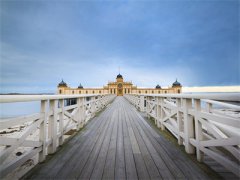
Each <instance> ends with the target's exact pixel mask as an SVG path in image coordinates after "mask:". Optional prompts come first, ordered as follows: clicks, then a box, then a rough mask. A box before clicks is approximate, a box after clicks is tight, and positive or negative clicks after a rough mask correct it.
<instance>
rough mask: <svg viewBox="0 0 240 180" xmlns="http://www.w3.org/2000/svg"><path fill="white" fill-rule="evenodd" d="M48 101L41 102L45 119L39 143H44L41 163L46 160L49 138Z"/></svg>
mask: <svg viewBox="0 0 240 180" xmlns="http://www.w3.org/2000/svg"><path fill="white" fill-rule="evenodd" d="M46 108H47V100H42V101H41V116H42V118H43V121H42V123H41V124H40V132H39V141H40V142H42V151H40V152H39V162H43V161H44V160H45V159H46V155H47V149H46V140H47V138H46V136H47V112H46Z"/></svg>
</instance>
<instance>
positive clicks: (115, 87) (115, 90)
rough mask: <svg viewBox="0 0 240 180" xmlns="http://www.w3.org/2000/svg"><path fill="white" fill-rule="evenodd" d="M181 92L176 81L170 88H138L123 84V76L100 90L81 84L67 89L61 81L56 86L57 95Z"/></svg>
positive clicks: (180, 87)
mask: <svg viewBox="0 0 240 180" xmlns="http://www.w3.org/2000/svg"><path fill="white" fill-rule="evenodd" d="M181 92H182V85H181V84H180V83H179V82H178V81H177V80H176V81H175V82H174V83H173V84H172V86H171V87H169V88H161V86H160V85H157V86H156V87H155V88H138V87H137V86H134V85H133V84H132V82H125V81H124V80H123V76H122V75H121V74H118V75H117V77H116V81H114V82H109V83H108V84H107V85H106V86H103V87H102V88H84V87H83V86H82V85H81V84H80V85H79V86H78V87H77V88H71V87H68V85H67V83H65V82H64V81H63V80H62V81H61V82H60V83H59V84H58V90H57V93H58V94H116V95H117V96H123V95H124V94H176V93H181Z"/></svg>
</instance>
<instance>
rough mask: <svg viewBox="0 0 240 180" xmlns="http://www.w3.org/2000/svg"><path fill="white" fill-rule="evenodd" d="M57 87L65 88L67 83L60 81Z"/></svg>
mask: <svg viewBox="0 0 240 180" xmlns="http://www.w3.org/2000/svg"><path fill="white" fill-rule="evenodd" d="M58 86H59V87H67V83H65V82H64V81H63V79H62V81H61V82H60V83H59V84H58Z"/></svg>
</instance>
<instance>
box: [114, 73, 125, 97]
mask: <svg viewBox="0 0 240 180" xmlns="http://www.w3.org/2000/svg"><path fill="white" fill-rule="evenodd" d="M116 81H117V95H118V96H123V76H122V75H121V74H120V73H119V74H118V75H117V78H116Z"/></svg>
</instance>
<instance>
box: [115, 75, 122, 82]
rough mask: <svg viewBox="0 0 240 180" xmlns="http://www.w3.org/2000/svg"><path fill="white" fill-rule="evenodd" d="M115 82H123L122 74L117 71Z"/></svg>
mask: <svg viewBox="0 0 240 180" xmlns="http://www.w3.org/2000/svg"><path fill="white" fill-rule="evenodd" d="M116 80H117V82H123V76H122V75H121V74H120V73H119V74H118V75H117V77H116Z"/></svg>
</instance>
